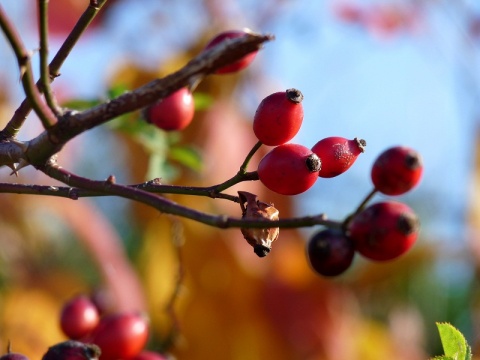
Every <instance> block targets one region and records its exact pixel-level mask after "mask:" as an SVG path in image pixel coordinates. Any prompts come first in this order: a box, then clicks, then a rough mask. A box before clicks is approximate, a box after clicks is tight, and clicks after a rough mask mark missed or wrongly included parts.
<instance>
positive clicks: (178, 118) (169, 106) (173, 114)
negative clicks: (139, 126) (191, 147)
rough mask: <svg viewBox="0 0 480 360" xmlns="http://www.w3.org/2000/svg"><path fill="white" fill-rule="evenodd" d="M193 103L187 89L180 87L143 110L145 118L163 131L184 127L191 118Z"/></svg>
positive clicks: (193, 109)
mask: <svg viewBox="0 0 480 360" xmlns="http://www.w3.org/2000/svg"><path fill="white" fill-rule="evenodd" d="M194 113H195V104H194V102H193V96H192V93H191V92H190V90H189V89H187V88H182V89H180V90H177V91H176V92H174V93H172V94H171V95H169V96H167V97H166V98H164V99H161V100H159V101H158V102H156V103H155V104H153V105H150V106H149V107H147V108H146V109H145V110H144V117H145V119H146V120H147V121H148V122H149V123H151V124H153V125H155V126H156V127H158V128H160V129H162V130H165V131H178V130H183V129H185V128H186V127H187V126H188V125H189V124H190V123H191V122H192V119H193V115H194Z"/></svg>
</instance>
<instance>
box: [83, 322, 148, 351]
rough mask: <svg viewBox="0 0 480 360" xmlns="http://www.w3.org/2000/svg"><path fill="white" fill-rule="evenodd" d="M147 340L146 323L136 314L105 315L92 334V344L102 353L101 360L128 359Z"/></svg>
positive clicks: (141, 347)
mask: <svg viewBox="0 0 480 360" xmlns="http://www.w3.org/2000/svg"><path fill="white" fill-rule="evenodd" d="M147 340H148V321H147V319H146V317H145V316H143V315H141V314H138V313H119V314H112V315H106V316H105V317H103V318H102V320H101V321H100V324H99V325H98V327H97V328H96V329H95V331H94V332H93V334H92V343H94V344H96V345H98V347H100V349H101V351H102V355H101V360H116V359H129V358H131V357H134V356H136V355H137V354H138V353H140V351H142V350H143V347H144V346H145V344H146V343H147Z"/></svg>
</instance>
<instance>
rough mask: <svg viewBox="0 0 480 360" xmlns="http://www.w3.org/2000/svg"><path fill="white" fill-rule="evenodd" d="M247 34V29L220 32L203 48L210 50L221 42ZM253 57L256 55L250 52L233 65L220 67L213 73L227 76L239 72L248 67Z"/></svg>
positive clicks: (248, 31)
mask: <svg viewBox="0 0 480 360" xmlns="http://www.w3.org/2000/svg"><path fill="white" fill-rule="evenodd" d="M249 33H250V30H249V29H244V30H229V31H224V32H221V33H220V34H218V35H216V36H215V37H214V38H213V39H212V40H210V41H209V42H208V44H207V45H206V46H205V49H210V48H212V47H214V46H215V45H218V44H220V43H221V42H222V41H225V40H228V39H235V38H239V37H242V36H245V35H246V34H249ZM255 55H257V52H256V51H254V52H251V53H249V54H247V55H245V56H244V57H242V58H241V59H239V60H237V61H235V62H234V63H232V64H229V65H226V66H224V67H221V68H220V69H218V70H217V71H215V74H228V73H233V72H237V71H240V70H242V69H244V68H246V67H247V66H248V65H250V63H251V62H252V61H253V59H254V58H255Z"/></svg>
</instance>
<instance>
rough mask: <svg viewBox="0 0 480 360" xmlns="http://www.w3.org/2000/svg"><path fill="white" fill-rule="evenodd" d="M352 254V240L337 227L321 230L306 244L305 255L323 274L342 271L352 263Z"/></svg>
mask: <svg viewBox="0 0 480 360" xmlns="http://www.w3.org/2000/svg"><path fill="white" fill-rule="evenodd" d="M354 255H355V249H354V246H353V243H352V241H351V240H350V239H349V238H347V237H346V236H345V234H344V233H343V231H341V230H339V229H325V230H321V231H319V232H317V233H316V234H314V235H313V236H312V237H311V238H310V240H309V241H308V244H307V257H308V260H309V262H310V265H311V267H312V268H313V270H315V271H316V272H317V273H319V274H320V275H324V276H337V275H340V274H341V273H343V272H344V271H345V270H347V269H348V268H349V267H350V265H351V264H352V261H353V256H354Z"/></svg>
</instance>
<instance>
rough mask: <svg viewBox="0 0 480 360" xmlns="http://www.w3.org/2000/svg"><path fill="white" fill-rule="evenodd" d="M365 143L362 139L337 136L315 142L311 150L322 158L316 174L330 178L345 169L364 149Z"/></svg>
mask: <svg viewBox="0 0 480 360" xmlns="http://www.w3.org/2000/svg"><path fill="white" fill-rule="evenodd" d="M365 146H367V143H366V142H365V140H363V139H360V140H359V139H357V138H355V139H353V140H348V139H345V138H343V137H339V136H332V137H327V138H325V139H322V140H320V141H319V142H317V143H316V144H315V145H314V146H313V148H312V151H313V152H314V153H315V154H317V156H318V157H319V158H320V160H322V168H321V169H320V171H319V172H318V176H320V177H322V178H331V177H335V176H338V175H340V174H342V173H344V172H345V171H347V170H348V169H349V168H350V167H351V166H352V165H353V163H354V162H355V160H357V157H358V155H360V154H361V153H363V152H364V151H365Z"/></svg>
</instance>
